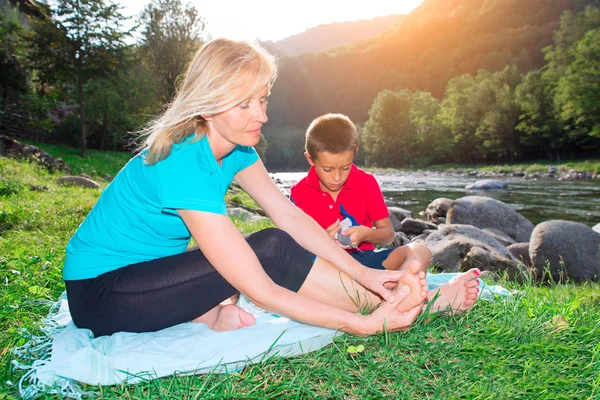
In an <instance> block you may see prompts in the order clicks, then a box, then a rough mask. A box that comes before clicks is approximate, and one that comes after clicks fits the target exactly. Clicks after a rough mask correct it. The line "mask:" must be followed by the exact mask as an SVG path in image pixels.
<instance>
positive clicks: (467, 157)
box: [439, 74, 482, 162]
mask: <svg viewBox="0 0 600 400" xmlns="http://www.w3.org/2000/svg"><path fill="white" fill-rule="evenodd" d="M476 87H477V83H476V82H475V79H473V77H472V76H471V75H468V74H465V75H461V76H458V77H456V78H453V79H451V80H450V82H448V87H447V89H446V96H445V97H444V99H443V100H442V104H441V110H440V116H439V119H440V122H441V123H442V125H443V126H444V127H445V128H447V129H448V130H449V131H450V133H451V135H452V142H453V146H452V148H453V150H454V151H453V158H454V160H455V161H463V162H464V161H467V162H473V161H475V160H476V158H477V155H478V154H477V153H478V147H479V145H480V142H479V140H478V138H477V137H476V136H475V132H476V131H477V126H478V125H479V121H480V119H481V117H482V115H481V112H480V110H478V102H479V101H480V100H481V97H482V96H481V94H480V95H479V96H477V97H479V98H477V97H475V96H473V94H474V92H475V90H476Z"/></svg>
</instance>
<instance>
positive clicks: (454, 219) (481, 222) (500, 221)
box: [446, 196, 533, 242]
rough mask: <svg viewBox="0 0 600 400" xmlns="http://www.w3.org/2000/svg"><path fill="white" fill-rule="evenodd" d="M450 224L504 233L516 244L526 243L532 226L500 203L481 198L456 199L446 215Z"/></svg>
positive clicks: (525, 219)
mask: <svg viewBox="0 0 600 400" xmlns="http://www.w3.org/2000/svg"><path fill="white" fill-rule="evenodd" d="M446 220H447V221H446V222H447V223H448V224H449V225H450V224H461V225H473V226H475V227H477V228H481V229H484V228H492V229H496V230H498V231H500V232H504V233H505V234H507V235H508V236H510V237H511V238H513V239H514V240H516V241H517V242H528V241H529V237H530V236H531V232H532V231H533V224H532V223H531V221H529V220H528V219H527V218H525V217H524V216H522V215H521V214H519V213H518V212H516V211H515V210H513V209H512V208H511V207H509V206H508V205H506V204H504V203H503V202H501V201H498V200H495V199H492V198H489V197H482V196H466V197H461V198H460V199H456V200H455V201H454V203H453V204H452V206H451V207H450V209H449V210H448V213H447V215H446Z"/></svg>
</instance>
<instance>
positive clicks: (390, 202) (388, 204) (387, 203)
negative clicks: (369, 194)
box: [385, 199, 398, 207]
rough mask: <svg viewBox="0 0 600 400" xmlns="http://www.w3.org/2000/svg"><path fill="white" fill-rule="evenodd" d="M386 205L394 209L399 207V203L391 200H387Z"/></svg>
mask: <svg viewBox="0 0 600 400" xmlns="http://www.w3.org/2000/svg"><path fill="white" fill-rule="evenodd" d="M385 205H386V206H388V207H393V206H395V205H398V203H397V202H395V201H394V200H391V199H385Z"/></svg>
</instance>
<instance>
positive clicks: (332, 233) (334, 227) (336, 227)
mask: <svg viewBox="0 0 600 400" xmlns="http://www.w3.org/2000/svg"><path fill="white" fill-rule="evenodd" d="M339 229H340V220H339V219H337V220H336V221H335V222H334V223H333V224H331V226H330V227H329V228H327V229H325V231H327V234H328V235H329V236H331V237H332V238H334V239H335V234H336V232H337V231H338V230H339Z"/></svg>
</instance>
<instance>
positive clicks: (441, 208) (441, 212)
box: [425, 197, 454, 221]
mask: <svg viewBox="0 0 600 400" xmlns="http://www.w3.org/2000/svg"><path fill="white" fill-rule="evenodd" d="M452 203H454V200H452V199H448V198H446V197H440V198H438V199H435V200H434V201H432V202H431V203H429V205H428V206H427V209H426V210H425V216H426V217H427V220H428V221H437V220H438V219H439V218H445V217H446V213H447V212H448V209H449V208H450V206H451V205H452Z"/></svg>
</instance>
